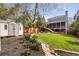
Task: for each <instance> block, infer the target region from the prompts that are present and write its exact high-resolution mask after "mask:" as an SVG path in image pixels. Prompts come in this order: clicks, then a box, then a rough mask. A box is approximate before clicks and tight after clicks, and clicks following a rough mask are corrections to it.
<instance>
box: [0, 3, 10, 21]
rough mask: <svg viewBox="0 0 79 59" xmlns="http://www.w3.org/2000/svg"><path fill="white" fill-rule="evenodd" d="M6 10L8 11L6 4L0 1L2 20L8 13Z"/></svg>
mask: <svg viewBox="0 0 79 59" xmlns="http://www.w3.org/2000/svg"><path fill="white" fill-rule="evenodd" d="M8 12H9V11H8V8H6V6H5V5H4V4H3V3H1V4H0V18H1V19H4V20H5V19H6V18H8V14H9V13H8Z"/></svg>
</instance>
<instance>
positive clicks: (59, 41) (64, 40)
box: [35, 33, 79, 52]
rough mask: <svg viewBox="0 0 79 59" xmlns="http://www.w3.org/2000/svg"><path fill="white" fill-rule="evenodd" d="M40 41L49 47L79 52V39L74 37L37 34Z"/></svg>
mask: <svg viewBox="0 0 79 59" xmlns="http://www.w3.org/2000/svg"><path fill="white" fill-rule="evenodd" d="M35 35H36V36H38V38H39V39H38V40H41V41H43V42H45V43H47V44H48V45H49V47H51V48H58V49H65V50H70V51H77V52H79V41H78V38H76V37H74V36H72V35H66V34H56V33H47V34H46V33H45V34H43V33H41V34H35Z"/></svg>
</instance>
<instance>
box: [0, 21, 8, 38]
mask: <svg viewBox="0 0 79 59" xmlns="http://www.w3.org/2000/svg"><path fill="white" fill-rule="evenodd" d="M3 36H8V22H7V21H4V20H0V37H3Z"/></svg>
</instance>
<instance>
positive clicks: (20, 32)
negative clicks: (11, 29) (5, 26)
mask: <svg viewBox="0 0 79 59" xmlns="http://www.w3.org/2000/svg"><path fill="white" fill-rule="evenodd" d="M18 27H19V28H18V30H19V32H18V35H23V25H22V24H21V23H18Z"/></svg>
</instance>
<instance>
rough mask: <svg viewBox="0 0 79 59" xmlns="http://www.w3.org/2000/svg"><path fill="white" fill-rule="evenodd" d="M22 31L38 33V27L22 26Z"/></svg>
mask: <svg viewBox="0 0 79 59" xmlns="http://www.w3.org/2000/svg"><path fill="white" fill-rule="evenodd" d="M24 33H39V29H38V28H24Z"/></svg>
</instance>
